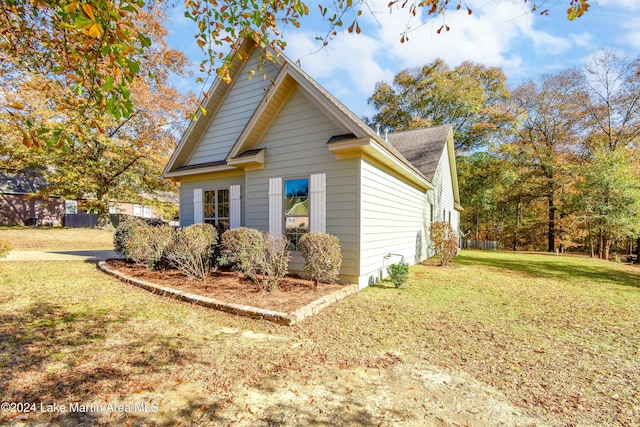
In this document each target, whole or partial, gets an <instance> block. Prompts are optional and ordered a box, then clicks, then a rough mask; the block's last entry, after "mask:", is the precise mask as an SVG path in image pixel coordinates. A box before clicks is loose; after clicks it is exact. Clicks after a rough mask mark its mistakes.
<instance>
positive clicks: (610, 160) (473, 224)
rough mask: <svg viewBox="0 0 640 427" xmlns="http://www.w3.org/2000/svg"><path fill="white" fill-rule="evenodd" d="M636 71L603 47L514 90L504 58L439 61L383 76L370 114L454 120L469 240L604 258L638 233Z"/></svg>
mask: <svg viewBox="0 0 640 427" xmlns="http://www.w3.org/2000/svg"><path fill="white" fill-rule="evenodd" d="M470 70H472V72H470ZM639 73H640V60H638V59H636V60H633V59H630V58H626V57H623V56H620V55H617V54H615V53H613V52H600V53H599V54H598V55H597V56H595V57H594V59H593V60H592V61H591V62H590V63H589V65H588V66H587V67H585V68H584V69H583V70H575V69H570V70H564V71H561V72H558V73H555V74H548V75H543V76H541V77H540V78H538V79H536V80H531V81H527V82H525V83H523V84H520V85H519V86H517V87H515V88H512V89H510V90H508V89H507V88H506V82H505V80H504V78H503V75H502V72H501V70H499V69H497V68H493V67H492V68H489V67H484V66H481V65H478V64H470V63H465V64H463V65H461V66H459V67H456V68H454V69H449V68H448V67H447V66H446V64H444V63H443V62H442V61H440V60H436V61H434V62H433V63H431V64H427V65H425V66H423V67H419V68H415V69H409V70H405V71H402V72H401V73H399V74H398V75H397V76H396V78H395V79H394V82H393V83H392V84H391V85H389V84H387V83H382V82H381V83H379V84H378V85H377V86H376V89H375V92H374V94H373V95H372V97H371V98H370V100H369V101H370V103H371V104H372V105H373V106H374V107H375V108H376V110H377V114H376V115H375V116H374V117H373V118H372V119H371V120H370V121H371V122H378V123H383V124H385V125H388V126H392V127H393V128H395V129H405V128H411V127H418V126H423V125H438V124H444V123H452V124H454V127H455V129H456V138H457V140H458V144H457V146H456V148H457V149H458V159H457V160H458V174H459V182H460V191H461V199H462V203H463V206H464V208H465V211H464V212H463V213H462V221H461V224H462V225H461V228H462V231H463V232H465V233H466V232H470V235H471V236H472V238H475V239H487V240H498V241H500V243H501V246H502V247H503V248H510V249H513V250H545V251H550V252H553V251H556V250H561V251H562V250H567V249H572V248H578V249H581V250H583V251H587V252H589V253H590V254H591V255H592V256H598V257H601V258H605V259H608V258H610V256H611V251H612V250H613V249H614V248H619V249H620V250H622V249H623V248H624V249H625V250H626V249H627V248H628V247H629V243H630V242H632V241H633V240H636V239H639V236H640V166H639V165H640V163H639V162H638V160H640V159H639V155H640V144H639V142H640V140H639V136H640V74H639ZM638 243H640V241H638Z"/></svg>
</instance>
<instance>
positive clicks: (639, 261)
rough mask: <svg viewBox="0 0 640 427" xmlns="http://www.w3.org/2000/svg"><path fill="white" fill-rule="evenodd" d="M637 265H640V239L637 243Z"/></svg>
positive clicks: (639, 238)
mask: <svg viewBox="0 0 640 427" xmlns="http://www.w3.org/2000/svg"><path fill="white" fill-rule="evenodd" d="M636 264H640V237H638V240H637V241H636Z"/></svg>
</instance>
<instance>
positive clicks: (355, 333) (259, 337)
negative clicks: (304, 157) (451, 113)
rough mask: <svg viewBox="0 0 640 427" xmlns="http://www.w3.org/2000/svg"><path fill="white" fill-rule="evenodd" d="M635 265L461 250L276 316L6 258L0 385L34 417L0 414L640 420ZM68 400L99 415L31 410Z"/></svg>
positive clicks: (88, 419)
mask: <svg viewBox="0 0 640 427" xmlns="http://www.w3.org/2000/svg"><path fill="white" fill-rule="evenodd" d="M0 233H2V232H0ZM0 238H2V236H1V235H0ZM639 273H640V270H639V269H638V268H637V267H635V266H625V265H622V264H613V263H607V262H603V261H599V260H593V259H588V258H578V257H564V256H561V257H556V256H552V255H531V254H513V253H496V252H476V251H465V252H462V255H461V256H459V257H458V259H457V260H456V262H455V267H453V268H440V267H434V266H430V265H419V266H414V267H412V268H411V274H410V276H409V280H408V282H407V284H405V285H403V286H402V287H401V288H399V289H396V288H395V287H394V286H393V284H391V283H390V282H389V283H382V284H381V285H380V286H374V287H371V288H368V289H366V290H364V291H363V292H360V293H358V294H356V295H354V296H352V297H350V298H347V299H346V300H343V301H341V302H339V303H337V304H335V305H333V306H331V307H329V308H327V309H325V310H324V311H323V312H321V313H320V314H319V315H317V316H314V317H311V318H309V319H306V320H305V321H304V322H302V323H301V324H299V325H295V326H292V327H286V326H278V325H275V324H272V323H270V322H261V321H257V320H252V319H249V318H241V317H235V316H233V315H229V314H225V313H221V312H216V311H212V310H208V309H206V308H202V307H196V306H191V305H188V304H185V303H181V302H179V301H175V300H171V299H166V298H162V297H159V296H157V295H152V294H149V293H148V292H146V291H143V290H140V289H137V288H135V287H133V286H130V285H126V284H123V283H120V282H118V281H116V280H115V279H112V278H109V277H107V276H105V275H103V274H102V273H100V272H99V271H97V270H96V269H95V266H94V265H92V264H88V263H81V262H65V263H60V262H28V263H27V262H24V263H21V262H12V263H3V264H2V265H0V367H2V370H1V371H0V396H2V397H3V400H4V401H8V402H36V403H37V404H38V411H37V412H36V413H35V414H34V413H22V414H20V413H17V412H15V411H14V412H3V413H0V424H3V423H6V422H11V421H15V420H23V421H38V422H47V423H52V422H53V423H58V424H63V425H75V424H78V423H82V422H84V423H87V424H91V423H95V424H114V423H116V424H124V423H125V422H128V423H131V424H132V425H146V424H159V425H174V424H177V423H180V422H182V423H183V424H184V425H209V424H219V423H220V424H230V423H233V424H234V425H299V424H302V425H310V424H313V423H316V424H320V425H415V426H421V425H442V424H451V423H457V424H461V425H465V424H468V425H487V424H489V425H492V424H497V423H500V422H502V423H503V424H505V425H516V424H520V425H526V424H531V423H535V424H537V425H567V424H574V425H584V426H589V425H637V424H640V369H638V360H639V358H640V355H639V354H638V353H639V352H640V314H639V313H640V275H639ZM73 402H75V403H76V405H77V404H78V403H81V404H84V405H85V409H87V408H88V409H91V408H93V409H94V410H93V411H80V410H77V409H78V407H77V406H75V407H74V408H75V409H76V410H75V411H73V412H71V413H70V412H69V411H67V412H65V413H62V412H60V411H58V412H56V411H52V412H47V411H44V412H42V411H40V405H41V404H43V405H45V406H44V408H45V409H46V408H47V406H46V405H50V404H53V403H56V404H59V405H65V404H66V405H69V404H70V403H73ZM92 403H93V404H94V406H93V407H90V406H89V405H90V404H92ZM107 404H112V406H106V405H107ZM116 404H120V405H122V406H120V407H119V408H120V409H121V410H118V406H117V405H116ZM127 404H128V405H136V404H137V405H138V406H135V407H133V406H130V407H129V409H130V410H129V411H126V409H127V407H126V405H127ZM100 405H102V406H100ZM141 405H147V406H141ZM49 407H51V406H49ZM96 408H97V409H96ZM145 408H146V409H147V411H146V412H145V411H144V410H143V409H145ZM53 409H55V407H53ZM80 409H82V408H80ZM132 409H135V410H132ZM156 410H157V411H156Z"/></svg>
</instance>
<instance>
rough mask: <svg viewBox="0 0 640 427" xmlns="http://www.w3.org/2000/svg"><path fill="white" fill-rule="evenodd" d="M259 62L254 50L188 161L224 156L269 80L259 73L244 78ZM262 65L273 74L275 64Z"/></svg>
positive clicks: (274, 72)
mask: <svg viewBox="0 0 640 427" xmlns="http://www.w3.org/2000/svg"><path fill="white" fill-rule="evenodd" d="M259 65H260V60H259V54H258V53H257V52H254V54H253V55H252V56H251V58H250V59H249V61H248V62H247V63H246V64H245V66H244V68H243V70H242V72H241V73H240V74H239V77H238V78H237V79H236V80H235V81H234V82H233V84H232V87H231V88H230V90H229V95H228V96H227V98H226V99H225V102H224V103H223V104H222V106H221V107H220V109H219V110H218V112H217V113H216V115H215V117H214V118H213V121H212V123H211V125H210V126H209V128H208V129H207V131H206V132H205V134H204V136H203V138H202V140H201V141H200V144H198V147H197V148H196V149H195V151H194V152H193V154H192V155H191V158H190V159H189V161H188V163H187V164H188V165H195V164H200V163H206V162H211V161H217V160H224V159H225V158H226V156H227V154H228V153H229V150H230V149H231V147H232V146H233V144H234V143H235V142H236V140H237V139H238V136H239V135H240V133H241V132H242V130H243V129H244V127H245V125H246V124H247V122H248V121H249V119H250V118H251V115H252V114H253V111H254V110H255V109H256V107H257V106H258V104H259V103H260V101H261V100H262V98H263V97H264V90H265V89H266V88H267V87H268V86H269V85H270V84H271V83H270V81H269V79H263V78H262V76H258V77H256V78H253V79H251V80H249V79H248V78H247V76H248V72H249V70H255V69H256V68H258V66H259ZM263 69H264V71H265V72H266V73H267V75H268V76H269V77H270V78H275V76H276V74H277V73H278V69H279V67H278V66H277V65H276V64H274V63H272V62H271V61H267V63H266V64H265V65H264V67H263ZM203 119H204V118H202V119H201V120H203Z"/></svg>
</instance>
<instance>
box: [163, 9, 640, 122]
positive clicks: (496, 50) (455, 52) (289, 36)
mask: <svg viewBox="0 0 640 427" xmlns="http://www.w3.org/2000/svg"><path fill="white" fill-rule="evenodd" d="M387 3H388V0H373V1H369V4H370V5H371V10H372V11H373V13H366V12H365V13H364V14H363V15H362V16H361V17H360V21H359V22H360V25H361V27H362V33H361V34H360V35H355V34H347V32H346V30H345V31H344V33H338V36H337V37H335V38H334V39H333V40H332V41H331V42H330V44H329V46H328V47H326V48H324V49H321V50H320V51H318V49H319V48H320V44H319V42H318V41H316V40H315V37H316V36H321V35H324V33H325V32H326V28H327V24H326V23H324V22H322V21H321V19H320V17H319V13H317V6H316V3H311V2H308V5H309V7H310V9H311V15H310V16H308V17H305V18H304V19H303V20H302V25H301V27H300V28H299V29H295V28H287V29H286V31H285V37H286V40H287V44H288V45H287V48H286V50H285V54H286V55H287V56H288V57H289V58H290V59H292V60H294V61H295V60H300V64H301V66H302V68H303V69H304V70H305V71H306V72H307V73H308V74H309V75H311V77H313V78H314V79H316V80H317V81H318V82H319V83H320V84H321V85H322V86H324V87H325V88H326V89H327V90H329V91H330V92H331V93H332V94H333V95H334V96H336V97H337V98H338V99H339V100H340V101H342V102H343V103H344V104H345V105H346V106H347V107H349V108H350V109H351V110H352V111H353V112H354V113H356V114H357V115H359V116H371V115H372V114H373V113H374V111H373V109H372V108H371V106H369V105H368V104H367V98H369V97H370V96H371V94H372V93H373V90H374V86H375V84H376V82H378V81H381V80H382V81H387V82H391V81H392V79H393V76H394V75H395V74H396V73H398V72H399V71H401V70H403V69H405V68H407V67H415V66H420V65H423V64H426V63H429V62H431V61H433V60H434V59H436V58H442V59H444V60H445V61H446V63H447V64H448V65H449V66H450V67H455V66H456V65H458V64H460V63H461V62H463V61H465V60H469V61H473V62H477V63H481V64H484V65H487V66H496V67H500V68H502V69H503V71H504V72H505V74H506V76H507V84H508V85H509V86H515V85H518V84H520V83H522V82H524V81H527V80H530V79H537V78H539V77H540V76H541V75H542V74H544V73H553V72H555V71H559V70H563V69H566V68H570V67H578V68H580V67H582V66H583V65H584V64H586V63H587V62H588V61H589V59H590V58H591V57H592V56H593V55H594V54H595V53H597V52H598V51H600V50H602V49H613V50H616V51H618V52H620V53H624V54H626V55H629V56H631V57H633V58H635V57H638V56H640V1H638V0H598V1H597V2H596V1H595V0H592V1H591V3H592V6H591V8H590V9H589V11H588V12H587V13H586V14H585V15H584V16H583V17H581V18H579V19H576V20H574V21H571V22H570V21H568V20H567V18H566V8H567V4H568V3H569V1H568V0H548V1H546V5H545V6H544V7H540V8H539V10H542V9H545V8H548V9H549V10H550V12H549V15H547V16H540V15H539V14H532V13H528V11H529V9H528V7H529V6H528V5H530V2H528V3H526V4H522V1H521V0H520V1H518V3H519V4H514V3H516V2H514V1H510V0H468V1H467V4H469V6H470V7H471V8H472V10H473V13H472V14H471V15H469V14H468V13H467V12H466V10H464V9H463V10H461V11H459V12H455V11H452V12H450V13H449V14H447V15H446V24H447V25H448V26H449V27H450V30H449V31H448V32H447V31H444V30H443V31H442V32H441V33H440V34H437V32H436V30H437V29H438V28H439V27H440V26H441V25H442V23H443V21H442V18H440V17H435V18H431V19H429V20H428V21H426V23H425V24H424V25H420V24H421V23H422V22H424V18H423V17H422V16H420V15H418V16H416V17H413V18H412V19H411V20H409V15H408V13H407V11H406V10H394V11H393V12H392V13H389V9H387V7H386V5H387ZM538 3H543V2H541V1H538ZM170 14H171V15H172V20H171V23H170V24H169V26H168V28H169V31H170V37H169V43H170V44H171V45H172V46H174V47H176V48H178V49H180V50H182V51H183V52H184V53H185V54H187V56H188V57H189V58H191V60H192V61H193V62H194V64H195V65H198V64H199V63H200V60H201V58H202V52H201V51H200V49H199V48H198V46H197V44H196V43H195V40H194V39H193V35H194V34H195V27H194V26H193V25H192V23H191V22H190V21H188V20H187V19H185V18H184V17H183V16H182V12H181V11H179V10H171V11H170ZM423 15H424V16H426V14H423ZM345 21H348V18H347V19H345ZM407 25H408V26H410V27H412V28H414V29H413V30H412V31H411V32H410V33H409V41H408V42H405V43H403V44H402V43H400V34H401V33H402V31H403V30H404V29H405V28H406V27H407ZM346 26H348V24H347V25H346ZM314 52H315V53H314ZM174 84H175V85H176V86H177V87H178V88H180V89H181V90H189V89H192V90H194V91H197V90H198V89H199V87H198V85H197V84H196V83H195V77H185V78H181V79H175V81H174Z"/></svg>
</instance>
